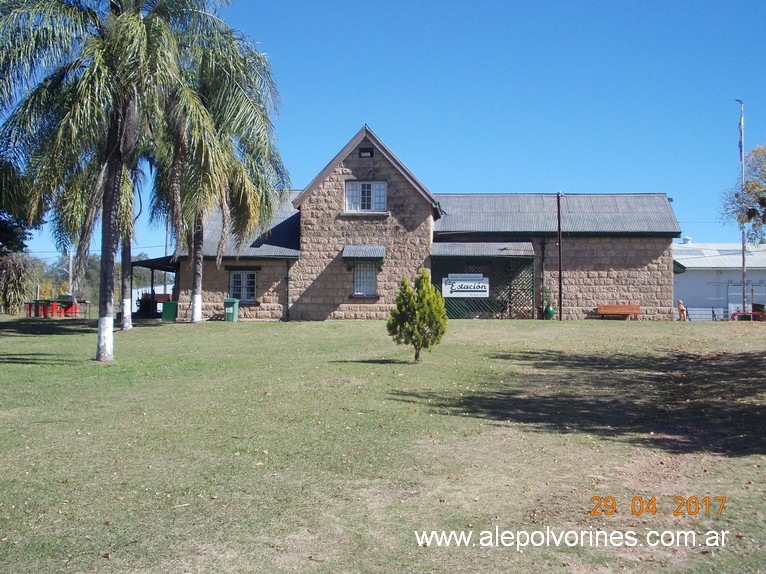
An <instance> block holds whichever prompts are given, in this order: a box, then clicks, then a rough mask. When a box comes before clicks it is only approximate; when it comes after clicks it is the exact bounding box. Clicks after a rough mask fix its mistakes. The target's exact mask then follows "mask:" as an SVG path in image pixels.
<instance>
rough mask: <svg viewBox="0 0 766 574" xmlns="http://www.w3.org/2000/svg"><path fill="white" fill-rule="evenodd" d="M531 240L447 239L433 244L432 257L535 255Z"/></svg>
mask: <svg viewBox="0 0 766 574" xmlns="http://www.w3.org/2000/svg"><path fill="white" fill-rule="evenodd" d="M534 256H535V250H534V248H533V247H532V243H530V242H529V241H520V242H513V243H467V242H466V243H462V242H452V241H447V242H444V243H434V244H432V245H431V257H534Z"/></svg>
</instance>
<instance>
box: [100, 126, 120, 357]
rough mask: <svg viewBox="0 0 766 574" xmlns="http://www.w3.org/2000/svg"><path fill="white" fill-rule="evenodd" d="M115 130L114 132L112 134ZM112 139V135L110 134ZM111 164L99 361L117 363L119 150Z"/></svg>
mask: <svg viewBox="0 0 766 574" xmlns="http://www.w3.org/2000/svg"><path fill="white" fill-rule="evenodd" d="M111 131H112V129H111V128H110V132H111ZM110 135H111V134H110ZM112 149H113V150H114V151H113V154H112V156H111V157H110V158H109V159H108V160H107V161H108V163H107V176H106V186H105V189H104V198H103V208H102V213H101V268H100V272H99V279H100V285H99V289H98V344H97V348H96V360H97V361H101V362H108V361H113V360H114V333H113V328H114V264H115V260H116V259H117V247H118V245H119V237H120V235H119V220H118V211H119V204H120V190H121V183H122V181H121V177H122V161H121V159H120V158H121V153H120V151H119V147H118V146H114V147H113V148H112Z"/></svg>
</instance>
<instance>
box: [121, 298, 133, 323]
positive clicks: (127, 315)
mask: <svg viewBox="0 0 766 574" xmlns="http://www.w3.org/2000/svg"><path fill="white" fill-rule="evenodd" d="M132 328H133V305H132V301H131V300H130V299H123V300H122V330H123V331H129V330H130V329H132Z"/></svg>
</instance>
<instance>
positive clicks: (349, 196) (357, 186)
mask: <svg viewBox="0 0 766 574" xmlns="http://www.w3.org/2000/svg"><path fill="white" fill-rule="evenodd" d="M387 196H388V186H387V185H386V182H385V181H347V182H346V211H347V212H365V211H371V212H384V211H386V209H387Z"/></svg>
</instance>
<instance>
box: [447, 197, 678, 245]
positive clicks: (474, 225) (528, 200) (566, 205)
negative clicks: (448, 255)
mask: <svg viewBox="0 0 766 574" xmlns="http://www.w3.org/2000/svg"><path fill="white" fill-rule="evenodd" d="M436 198H437V199H438V201H439V204H440V206H441V208H442V212H443V215H442V218H441V219H440V220H439V221H437V222H435V224H434V233H436V234H438V233H443V234H449V233H524V234H540V233H545V234H549V233H556V232H557V227H558V223H557V206H556V194H550V193H548V194H540V193H538V194H525V193H521V194H516V193H514V194H439V195H437V196H436ZM561 229H562V231H563V232H565V233H569V234H572V233H575V234H621V235H631V234H632V235H664V236H669V237H680V236H681V228H680V227H679V226H678V221H677V220H676V217H675V214H674V213H673V209H672V208H671V206H670V200H669V199H668V197H667V196H666V195H665V194H662V193H644V194H582V195H562V197H561Z"/></svg>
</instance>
